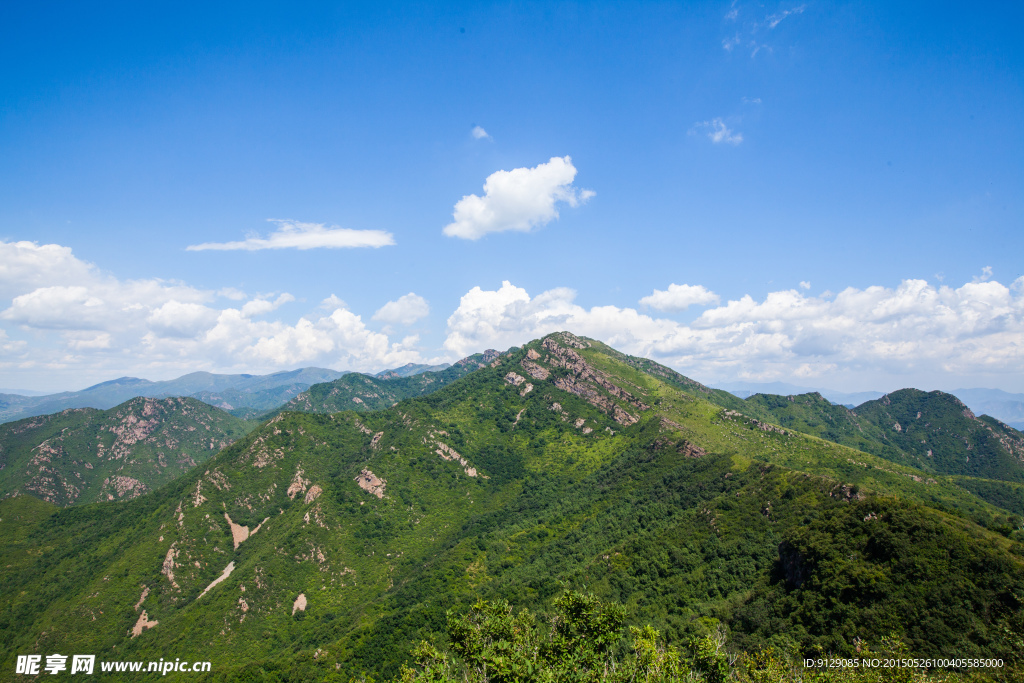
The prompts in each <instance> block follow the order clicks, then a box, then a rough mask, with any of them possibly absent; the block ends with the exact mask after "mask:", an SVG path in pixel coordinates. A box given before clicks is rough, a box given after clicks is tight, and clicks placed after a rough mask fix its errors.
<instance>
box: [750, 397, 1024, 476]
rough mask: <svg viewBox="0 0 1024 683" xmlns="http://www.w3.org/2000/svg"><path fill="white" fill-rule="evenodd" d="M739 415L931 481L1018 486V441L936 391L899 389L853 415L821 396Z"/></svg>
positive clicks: (761, 401) (757, 401)
mask: <svg viewBox="0 0 1024 683" xmlns="http://www.w3.org/2000/svg"><path fill="white" fill-rule="evenodd" d="M744 403H745V404H746V408H742V409H740V410H742V411H743V412H745V413H747V414H748V415H752V416H755V417H760V418H762V419H765V420H768V421H769V422H772V423H774V424H778V425H782V426H783V427H787V428H790V429H794V430H797V431H800V432H804V433H806V434H814V435H815V436H819V437H821V438H823V439H828V440H829V441H834V442H836V443H841V444H843V445H846V446H850V447H852V448H856V449H858V450H862V451H865V452H867V453H872V454H874V455H877V456H879V457H882V458H885V459H887V460H891V461H893V462H898V463H901V464H904V465H910V466H911V467H915V468H918V469H920V470H923V471H925V472H930V473H935V474H951V475H966V476H970V477H975V478H983V479H993V480H1000V481H1010V482H1024V435H1022V434H1021V433H1020V432H1018V431H1017V430H1015V429H1013V428H1012V427H1009V426H1007V425H1005V424H1003V423H1001V422H999V421H998V420H995V419H993V418H991V417H988V416H987V415H983V416H982V417H981V418H977V417H975V415H974V414H973V413H972V412H971V411H970V410H968V408H967V406H965V405H964V404H963V403H962V402H961V401H960V400H959V399H958V398H956V397H955V396H953V395H951V394H946V393H943V392H941V391H932V392H927V393H926V392H924V391H918V390H917V389H901V390H899V391H894V392H893V393H891V394H887V395H886V396H883V397H882V398H880V399H878V400H875V401H867V402H866V403H863V404H861V405H859V406H857V408H855V409H854V410H850V409H848V408H846V407H844V406H837V405H833V404H831V403H829V402H828V401H826V400H825V399H824V398H822V397H821V395H820V394H817V393H813V394H803V395H799V396H772V395H766V394H755V395H753V396H751V397H750V398H748V399H747V400H746V401H745V402H744Z"/></svg>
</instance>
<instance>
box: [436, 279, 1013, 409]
mask: <svg viewBox="0 0 1024 683" xmlns="http://www.w3.org/2000/svg"><path fill="white" fill-rule="evenodd" d="M1015 286H1016V283H1015ZM1021 290H1024V279H1022V281H1021ZM1021 290H1018V289H1011V288H1009V287H1006V286H1004V285H1002V284H1000V283H998V282H994V281H989V282H980V283H967V284H965V285H963V286H962V287H960V288H958V289H953V288H951V287H946V286H943V287H938V288H936V287H932V286H930V285H929V284H928V283H927V282H925V281H922V280H905V281H904V282H903V283H901V284H900V285H899V286H898V287H896V288H886V287H879V286H874V287H868V288H867V289H863V290H862V289H856V288H852V287H851V288H847V289H846V290H844V291H842V292H840V293H839V294H837V295H835V297H834V298H830V297H826V296H820V297H814V296H809V295H806V294H803V293H800V292H798V291H797V290H787V291H779V292H771V293H769V294H768V295H767V296H766V297H765V299H764V300H763V301H755V300H754V299H753V298H752V297H750V296H744V297H741V298H739V299H737V300H732V301H729V302H727V303H726V304H724V305H721V306H717V307H715V308H713V309H708V310H706V311H704V313H702V314H701V315H700V316H699V317H698V318H697V319H696V320H695V321H693V322H692V323H690V324H689V325H684V324H681V323H677V322H675V321H673V320H667V319H659V318H654V317H650V316H647V315H643V314H640V313H638V312H637V311H635V310H633V309H631V308H618V307H615V306H596V307H593V308H591V309H589V310H587V309H584V308H583V307H581V306H578V305H576V304H575V303H573V298H574V292H572V291H571V290H565V289H558V290H551V291H549V292H544V293H543V294H540V295H538V296H536V297H533V298H531V297H530V296H529V295H528V293H527V292H526V291H525V290H523V289H521V288H519V287H515V286H513V285H512V284H511V283H509V282H505V283H503V284H502V286H501V288H500V289H498V290H496V291H485V290H482V289H481V288H479V287H475V288H473V289H472V290H470V291H469V292H468V293H467V294H466V295H465V296H463V297H462V301H461V302H460V305H459V307H458V309H457V310H456V311H455V312H454V313H453V314H452V316H451V317H450V318H449V319H448V336H447V339H446V340H445V344H444V345H445V348H446V349H447V350H448V351H449V352H451V353H453V354H455V355H466V354H467V353H470V352H473V351H479V350H481V349H483V348H486V347H489V346H490V347H494V348H504V347H507V346H509V345H520V344H522V343H524V342H526V341H528V340H530V339H533V338H536V337H538V336H542V335H544V334H547V333H549V332H553V331H556V330H561V329H568V330H571V331H573V332H576V333H578V334H583V335H586V336H590V337H593V338H596V339H600V340H602V341H605V342H607V343H609V344H611V345H612V346H613V347H615V348H618V349H620V350H622V351H625V352H627V353H631V354H635V355H640V356H647V357H651V358H655V359H658V360H661V361H662V362H664V363H666V364H669V365H672V366H674V367H676V368H678V369H680V370H682V371H684V372H685V373H686V374H688V375H690V376H692V377H695V378H697V379H700V380H702V381H706V382H710V381H715V380H717V379H735V378H750V379H759V380H772V379H783V380H784V379H787V378H792V377H802V378H807V377H811V376H820V375H822V374H826V373H827V374H828V375H829V376H830V377H831V378H832V379H833V380H834V381H835V382H838V383H839V384H844V383H845V384H846V385H848V386H852V385H854V384H857V385H862V384H863V383H864V382H865V381H872V380H874V381H877V382H883V383H884V384H882V385H880V386H881V388H883V389H886V388H898V386H901V385H905V386H912V385H915V384H916V385H919V386H922V387H924V388H928V387H932V386H934V385H935V383H936V382H937V381H941V379H940V378H942V377H976V378H977V377H986V376H987V377H991V378H993V381H995V382H1003V381H1005V378H1006V377H1007V376H1011V377H1016V378H1018V380H1017V381H1018V382H1019V381H1020V379H1019V378H1020V375H1021V370H1020V368H1021V367H1024V344H1022V343H1021V339H1024V291H1021ZM951 381H954V380H951Z"/></svg>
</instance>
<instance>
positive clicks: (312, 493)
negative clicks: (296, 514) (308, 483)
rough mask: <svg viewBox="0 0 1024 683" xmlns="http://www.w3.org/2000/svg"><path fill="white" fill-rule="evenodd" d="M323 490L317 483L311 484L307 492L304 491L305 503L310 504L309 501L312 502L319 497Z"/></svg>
mask: <svg viewBox="0 0 1024 683" xmlns="http://www.w3.org/2000/svg"><path fill="white" fill-rule="evenodd" d="M323 492H324V490H323V489H322V488H320V485H319V484H314V485H313V486H312V487H311V488H310V489H309V491H308V492H307V493H306V501H305V502H306V505H309V504H310V503H312V502H313V501H314V500H316V499H317V498H319V497H320V494H321V493H323Z"/></svg>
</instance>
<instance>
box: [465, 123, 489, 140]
mask: <svg viewBox="0 0 1024 683" xmlns="http://www.w3.org/2000/svg"><path fill="white" fill-rule="evenodd" d="M469 134H470V135H472V136H473V139H474V140H493V139H494V138H492V137H491V136H490V135H488V134H487V131H486V130H484V129H483V127H481V126H473V130H471V131H469Z"/></svg>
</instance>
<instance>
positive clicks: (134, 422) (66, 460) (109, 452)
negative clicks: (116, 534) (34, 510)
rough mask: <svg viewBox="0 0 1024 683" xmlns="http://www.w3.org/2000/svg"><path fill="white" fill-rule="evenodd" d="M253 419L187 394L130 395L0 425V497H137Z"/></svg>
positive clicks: (234, 436) (242, 431)
mask: <svg viewBox="0 0 1024 683" xmlns="http://www.w3.org/2000/svg"><path fill="white" fill-rule="evenodd" d="M255 426H256V424H255V423H253V422H246V421H244V420H240V419H238V418H236V417H233V416H231V415H229V414H227V413H225V412H224V411H222V410H219V409H217V408H213V407H211V406H209V405H207V404H205V403H203V402H201V401H198V400H196V399H192V398H167V399H147V398H134V399H131V400H129V401H126V402H125V403H123V404H121V405H119V406H116V407H114V408H111V409H110V410H96V409H94V408H78V409H73V410H65V411H63V412H61V413H55V414H52V415H43V416H38V417H31V418H26V419H23V420H19V421H17V422H10V423H7V424H3V425H0V496H7V495H11V494H12V493H17V492H23V493H28V494H30V495H34V496H37V497H39V498H43V499H45V500H48V501H50V502H51V503H55V504H57V505H72V504H81V503H92V502H97V501H101V500H117V499H121V498H125V497H128V498H132V497H135V496H140V495H142V494H143V493H146V492H147V491H151V490H153V489H155V488H158V487H160V486H162V485H163V484H166V483H168V482H170V481H173V480H174V479H176V478H177V477H179V476H181V475H182V474H184V473H185V472H187V471H188V470H189V469H191V468H192V467H194V466H195V465H196V464H197V463H201V462H204V461H205V460H206V459H207V458H209V457H210V456H212V455H214V454H215V453H217V452H218V451H219V450H221V449H222V448H224V447H226V446H228V445H229V444H231V443H233V442H234V441H236V440H238V439H239V438H241V437H243V436H245V435H246V434H248V433H249V432H250V431H252V429H253V428H255Z"/></svg>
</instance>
